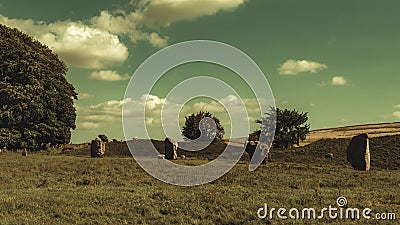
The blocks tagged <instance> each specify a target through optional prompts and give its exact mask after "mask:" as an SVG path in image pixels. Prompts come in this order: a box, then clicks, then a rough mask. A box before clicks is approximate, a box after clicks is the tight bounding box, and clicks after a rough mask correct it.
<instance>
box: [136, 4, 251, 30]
mask: <svg viewBox="0 0 400 225" xmlns="http://www.w3.org/2000/svg"><path fill="white" fill-rule="evenodd" d="M245 2H246V0H153V1H149V0H142V1H141V5H143V6H144V7H143V9H142V12H141V14H142V17H141V19H142V22H143V23H145V24H147V25H149V26H159V25H161V26H170V25H171V24H172V23H174V22H178V21H184V20H194V19H197V18H199V17H203V16H210V15H214V14H216V13H218V12H220V11H232V10H234V9H236V8H237V7H239V6H240V5H242V4H244V3H245Z"/></svg>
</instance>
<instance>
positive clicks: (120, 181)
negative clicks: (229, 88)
mask: <svg viewBox="0 0 400 225" xmlns="http://www.w3.org/2000/svg"><path fill="white" fill-rule="evenodd" d="M399 139H400V138H399V136H393V137H391V138H386V137H383V138H378V139H372V140H371V142H372V144H371V154H372V168H371V171H369V172H362V171H354V170H353V169H352V168H351V166H350V165H349V164H348V163H346V159H345V150H346V149H345V146H346V145H347V144H348V142H349V140H348V139H332V140H321V141H317V142H315V143H313V144H310V145H308V146H305V147H301V148H296V149H289V150H273V152H272V157H273V162H271V163H268V164H267V165H263V166H261V167H259V168H258V169H257V170H256V171H254V172H249V171H248V163H247V159H246V156H244V157H243V160H242V161H240V162H239V163H238V164H237V165H236V166H235V167H234V168H233V169H232V170H231V171H230V172H229V173H227V174H226V175H224V176H223V177H221V178H220V179H218V180H216V181H214V182H212V183H209V184H206V185H201V186H196V187H178V186H172V185H169V184H165V183H163V182H161V181H158V180H156V179H154V178H152V177H151V176H150V175H148V174H147V173H146V172H144V171H143V170H142V169H141V168H140V167H139V166H138V165H137V164H136V162H135V161H134V159H133V158H132V157H129V156H128V154H122V152H123V151H124V150H123V146H122V144H121V145H120V147H118V146H114V147H113V148H110V150H109V152H108V153H109V156H108V157H105V158H96V159H92V158H90V157H88V153H87V150H81V151H76V152H72V153H70V154H59V153H58V152H39V153H31V154H29V155H28V157H22V156H21V155H20V153H15V152H7V153H2V154H0V168H1V170H2V171H1V173H0V224H361V223H362V224H399V219H398V217H399V216H400V210H399V209H400V191H399V190H400V170H398V168H399V167H398V165H399V164H398V163H399V158H398V155H399V151H400V146H399V145H398V144H397V143H398V142H395V141H396V140H399ZM385 143H392V145H390V146H391V147H390V148H388V147H387V146H386V147H385ZM343 147H344V149H343ZM121 149H122V150H121ZM117 150H118V151H117ZM379 151H380V153H379ZM113 152H114V154H113ZM116 152H117V153H118V154H117V153H116ZM326 152H333V153H334V154H335V158H334V159H333V160H329V159H325V158H324V155H325V154H326ZM385 157H392V158H391V159H387V160H385V159H386V158H385ZM393 157H394V158H393ZM396 157H397V158H396ZM208 160H210V159H207V158H202V157H188V158H187V159H186V160H178V161H177V163H180V164H186V165H199V164H204V163H206V162H208ZM339 196H345V197H346V198H347V201H348V205H347V207H352V208H353V207H358V208H360V209H363V208H366V207H368V208H371V209H372V210H373V211H372V214H371V216H372V217H374V215H375V213H376V212H394V213H396V216H397V219H396V220H391V221H389V220H386V221H379V220H366V219H360V220H355V221H352V220H350V219H347V220H340V219H337V220H333V219H330V218H328V216H325V217H324V218H323V219H320V220H311V219H305V220H294V219H287V220H281V219H278V218H276V214H275V217H274V218H273V219H264V220H261V219H259V218H258V217H257V210H258V209H259V208H260V207H262V206H263V205H264V203H267V204H268V206H269V207H275V208H280V207H284V208H286V209H290V208H298V209H300V210H301V209H303V208H304V207H313V208H315V209H317V210H319V209H322V208H324V207H328V206H329V205H332V206H333V207H336V206H337V204H336V199H337V198H338V197H339Z"/></svg>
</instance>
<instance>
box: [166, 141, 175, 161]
mask: <svg viewBox="0 0 400 225" xmlns="http://www.w3.org/2000/svg"><path fill="white" fill-rule="evenodd" d="M164 145H165V148H164V149H165V158H166V159H169V160H171V159H177V158H178V155H177V151H178V143H177V142H176V141H173V140H172V139H171V138H165V140H164Z"/></svg>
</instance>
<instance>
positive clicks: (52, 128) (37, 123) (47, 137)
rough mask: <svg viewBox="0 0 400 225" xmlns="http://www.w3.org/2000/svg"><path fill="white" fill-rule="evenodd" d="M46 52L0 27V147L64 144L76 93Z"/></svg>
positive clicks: (61, 65) (60, 64)
mask: <svg viewBox="0 0 400 225" xmlns="http://www.w3.org/2000/svg"><path fill="white" fill-rule="evenodd" d="M66 72H67V67H66V65H65V64H64V63H63V62H62V61H60V60H59V59H58V57H57V55H55V54H54V53H53V52H52V51H51V50H50V49H49V48H48V47H46V46H44V45H42V44H41V43H40V42H38V41H36V40H34V39H32V38H31V37H30V36H28V35H27V34H24V33H22V32H20V31H18V30H17V29H11V28H8V27H6V26H3V25H1V24H0V146H7V147H9V148H20V147H26V148H38V147H40V145H41V144H44V143H46V144H47V143H51V144H52V145H57V144H63V143H68V142H69V141H70V138H71V129H75V119H76V112H75V108H74V102H73V101H74V99H77V93H76V92H75V89H74V87H73V86H72V85H71V84H70V83H68V81H67V79H66V78H65V74H66Z"/></svg>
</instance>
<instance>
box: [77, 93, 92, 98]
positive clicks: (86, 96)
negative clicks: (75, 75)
mask: <svg viewBox="0 0 400 225" xmlns="http://www.w3.org/2000/svg"><path fill="white" fill-rule="evenodd" d="M94 97H95V96H94V95H92V94H88V93H80V94H78V99H88V98H94Z"/></svg>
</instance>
